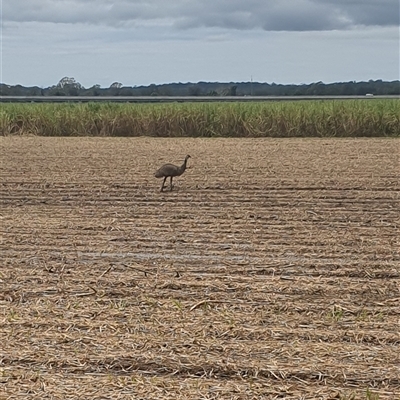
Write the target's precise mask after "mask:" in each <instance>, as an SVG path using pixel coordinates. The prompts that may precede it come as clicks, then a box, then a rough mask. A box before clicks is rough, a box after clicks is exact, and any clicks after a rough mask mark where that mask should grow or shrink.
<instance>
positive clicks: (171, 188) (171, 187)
mask: <svg viewBox="0 0 400 400" xmlns="http://www.w3.org/2000/svg"><path fill="white" fill-rule="evenodd" d="M170 186H171V192H172V176H171V177H170Z"/></svg>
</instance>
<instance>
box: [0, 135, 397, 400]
mask: <svg viewBox="0 0 400 400" xmlns="http://www.w3.org/2000/svg"><path fill="white" fill-rule="evenodd" d="M0 144H1V148H0V151H1V153H0V157H1V164H0V168H1V198H0V202H1V209H0V215H1V224H0V229H1V234H2V241H1V244H0V245H1V268H0V288H1V291H0V310H1V314H0V318H1V319H0V340H1V351H0V398H1V399H22V398H24V399H39V398H40V399H83V398H87V399H106V398H113V399H280V398H284V399H334V398H336V399H370V400H371V399H396V398H399V393H400V356H399V354H400V336H399V318H400V270H399V260H400V255H399V225H400V218H399V190H400V181H399V173H398V171H399V157H400V156H399V155H400V151H399V150H400V141H399V140H397V139H390V140H387V139H357V140H348V139H328V140H326V139H292V140H290V139H289V140H286V139H280V140H275V139H154V138H135V139H115V138H114V139H112V138H97V139H96V138H38V137H8V138H2V139H1V142H0ZM186 153H189V154H191V155H192V160H191V161H192V163H191V169H189V170H188V171H187V173H186V174H185V175H184V176H182V177H181V178H180V179H178V180H177V182H176V183H175V184H176V186H175V191H173V192H171V193H170V192H165V193H160V192H159V182H158V181H157V180H156V179H154V177H153V173H154V170H155V169H156V167H157V166H158V165H160V164H161V163H162V162H174V161H176V162H179V160H180V159H181V158H182V156H184V155H185V154H186Z"/></svg>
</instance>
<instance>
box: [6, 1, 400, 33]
mask: <svg viewBox="0 0 400 400" xmlns="http://www.w3.org/2000/svg"><path fill="white" fill-rule="evenodd" d="M8 21H14V22H32V21H39V22H52V23H68V24H74V23H85V24H96V25H110V26H118V25H121V24H148V25H154V26H171V27H174V28H175V29H191V28H197V27H210V28H223V29H239V30H250V29H264V30H266V31H316V30H341V29H349V28H351V27H354V26H357V25H364V26H375V25H377V26H396V25H399V1H398V0H174V1H165V0H64V1H56V0H29V2H27V1H26V0H3V23H7V22H8Z"/></svg>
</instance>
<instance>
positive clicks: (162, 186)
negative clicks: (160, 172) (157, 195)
mask: <svg viewBox="0 0 400 400" xmlns="http://www.w3.org/2000/svg"><path fill="white" fill-rule="evenodd" d="M166 180H167V177H166V176H164V180H163V183H162V185H161V190H160V192H162V191H163V190H164V185H165V181H166Z"/></svg>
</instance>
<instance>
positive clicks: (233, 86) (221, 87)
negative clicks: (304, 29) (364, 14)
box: [0, 77, 400, 96]
mask: <svg viewBox="0 0 400 400" xmlns="http://www.w3.org/2000/svg"><path fill="white" fill-rule="evenodd" d="M366 94H372V95H400V80H396V81H382V80H375V81H374V80H369V81H365V82H364V81H361V82H356V81H350V82H336V83H328V84H326V83H323V82H315V83H310V84H300V85H294V84H289V85H283V84H276V83H263V82H229V83H221V82H197V83H166V84H161V85H156V84H151V85H148V86H124V85H123V84H122V83H120V82H114V83H112V84H111V85H110V87H108V88H102V87H100V85H93V86H92V87H90V88H85V87H84V86H83V85H81V84H80V83H79V82H77V81H76V80H75V79H74V78H70V77H64V78H62V79H61V80H60V81H59V82H58V83H57V84H56V85H53V86H49V87H47V88H41V87H38V86H31V87H26V86H22V85H7V84H4V83H1V84H0V95H2V96H323V95H330V96H336V95H337V96H350V95H366Z"/></svg>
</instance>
